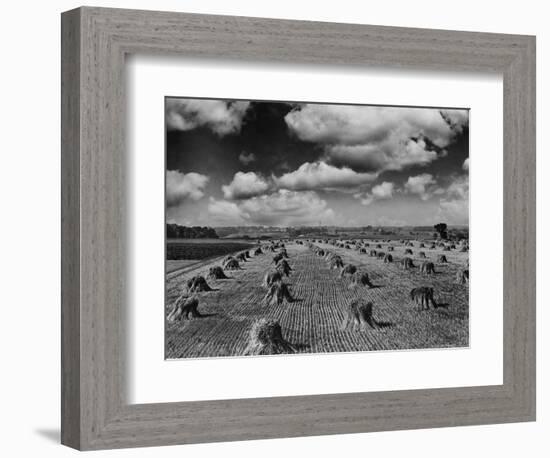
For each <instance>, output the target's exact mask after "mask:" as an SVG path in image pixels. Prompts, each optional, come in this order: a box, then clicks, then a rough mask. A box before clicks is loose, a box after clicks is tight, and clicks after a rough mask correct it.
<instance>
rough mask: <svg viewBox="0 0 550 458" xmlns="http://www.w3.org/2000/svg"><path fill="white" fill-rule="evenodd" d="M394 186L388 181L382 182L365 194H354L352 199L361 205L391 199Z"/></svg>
mask: <svg viewBox="0 0 550 458" xmlns="http://www.w3.org/2000/svg"><path fill="white" fill-rule="evenodd" d="M394 190H395V185H394V184H393V183H391V182H389V181H384V182H383V183H380V184H378V185H376V186H374V187H373V188H372V189H371V192H370V193H367V194H355V196H354V197H356V198H358V199H360V200H361V203H362V204H363V205H370V204H372V203H373V202H374V201H376V200H383V199H391V198H392V197H393V192H394Z"/></svg>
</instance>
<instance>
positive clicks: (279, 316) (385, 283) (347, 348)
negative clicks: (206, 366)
mask: <svg viewBox="0 0 550 458" xmlns="http://www.w3.org/2000/svg"><path fill="white" fill-rule="evenodd" d="M377 243H381V244H382V248H381V249H378V251H384V252H387V246H388V245H392V246H394V251H392V252H391V253H392V256H393V262H392V263H384V262H383V260H382V259H378V257H371V256H369V255H368V254H364V253H360V252H359V250H354V249H348V248H338V247H336V246H333V245H329V244H324V243H319V242H316V243H315V244H314V245H315V247H319V248H322V249H323V250H328V251H330V252H333V253H335V254H338V255H340V256H341V258H342V260H343V261H344V264H348V263H352V264H354V265H356V266H357V267H358V270H359V271H361V272H367V273H368V274H369V277H370V280H371V282H372V283H373V285H374V287H373V288H368V287H367V286H358V287H355V288H350V281H349V279H348V278H341V276H340V271H339V270H331V269H330V268H329V263H328V262H327V260H326V259H325V258H324V257H321V256H318V255H317V254H316V253H315V252H314V250H313V249H311V248H308V247H307V246H306V245H305V244H304V245H302V244H295V243H287V244H286V250H287V252H288V256H289V259H288V262H289V264H290V266H291V268H292V272H291V273H290V276H289V277H288V278H287V277H285V278H284V282H285V283H287V284H288V286H289V288H290V291H291V294H292V295H293V297H294V299H295V301H293V302H291V303H288V302H287V301H283V302H282V303H281V304H276V303H275V304H273V305H266V304H265V302H264V301H263V299H264V296H265V294H266V288H265V287H264V286H262V281H263V278H264V276H265V274H266V272H269V271H271V270H273V268H274V264H273V255H274V254H275V253H272V252H270V251H266V250H264V253H263V254H260V255H257V256H254V255H252V256H251V257H250V258H249V259H248V260H247V261H246V262H241V263H240V265H241V269H239V270H235V271H226V272H225V273H226V275H227V277H229V278H227V279H216V280H211V279H207V281H208V284H209V286H210V287H211V288H213V290H212V291H208V292H200V293H196V294H195V295H196V297H197V298H198V300H199V306H198V310H199V312H200V313H201V315H202V316H201V317H199V318H194V319H189V320H182V321H177V322H173V323H172V322H168V321H167V322H166V357H167V358H169V359H172V358H205V357H221V356H241V355H243V354H244V353H245V352H246V350H247V346H248V344H249V340H250V330H251V329H252V327H253V325H254V323H256V322H258V321H259V320H261V319H268V320H275V321H277V322H278V323H279V324H280V326H281V328H282V334H283V337H284V339H285V340H286V341H288V342H290V343H291V344H292V345H293V346H294V348H295V349H296V351H298V352H301V353H328V352H353V351H371V350H400V349H420V348H446V347H464V346H468V329H469V324H468V284H466V285H459V284H456V283H455V277H456V272H457V271H458V270H459V269H460V268H461V266H463V265H464V263H465V262H467V259H468V252H459V251H458V250H452V251H443V250H442V248H440V247H438V248H436V249H429V248H418V243H417V242H414V247H412V250H413V255H412V256H411V255H408V257H410V258H411V259H412V260H413V263H414V265H415V267H414V268H413V269H411V270H406V271H404V270H402V269H401V268H400V266H399V261H400V260H401V259H402V258H403V257H405V249H406V248H409V249H411V247H410V246H409V247H406V246H405V245H403V244H400V243H399V242H397V241H392V242H391V243H389V244H388V243H384V242H380V241H377ZM252 251H253V250H250V253H252ZM419 251H424V252H425V253H426V259H420V258H419V257H418V252H419ZM367 253H368V252H367ZM441 254H444V255H445V256H446V257H447V259H448V263H439V262H437V258H438V256H439V255H441ZM422 261H431V262H433V263H434V264H435V271H436V274H435V275H429V276H427V275H424V274H421V273H420V265H421V262H422ZM219 264H220V259H219V258H217V259H215V260H212V261H211V262H205V263H201V265H200V266H198V267H197V268H195V269H190V270H187V269H186V271H185V272H184V273H182V274H179V275H174V276H172V277H169V278H168V279H167V291H166V304H165V316H168V314H169V313H170V312H171V311H172V309H173V306H174V303H175V301H176V300H177V298H178V297H179V296H180V295H181V294H182V292H183V291H184V290H185V285H186V282H187V280H189V279H190V278H191V277H193V276H197V275H201V276H204V277H205V278H207V275H208V271H209V268H210V267H214V266H216V265H219ZM419 286H429V287H433V288H434V298H435V302H436V304H437V305H438V307H437V308H430V309H429V310H419V309H418V307H417V306H416V305H415V304H414V303H413V302H412V301H411V298H410V292H411V289H413V288H416V287H419ZM357 299H361V300H363V301H368V302H372V303H373V319H374V323H375V327H374V328H372V327H365V328H361V329H355V328H343V327H342V323H343V322H344V321H345V317H346V314H347V312H348V310H349V306H350V304H351V302H352V301H354V300H357Z"/></svg>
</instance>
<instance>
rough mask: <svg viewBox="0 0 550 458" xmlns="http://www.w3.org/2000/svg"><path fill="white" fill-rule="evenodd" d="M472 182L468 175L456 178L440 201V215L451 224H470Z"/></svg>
mask: <svg viewBox="0 0 550 458" xmlns="http://www.w3.org/2000/svg"><path fill="white" fill-rule="evenodd" d="M469 197H470V183H469V179H468V176H467V175H464V176H460V177H458V178H456V179H455V180H454V181H453V182H452V183H451V184H450V185H449V186H448V187H447V189H446V190H445V193H444V195H443V196H442V198H441V199H440V201H439V211H438V216H439V218H440V219H442V220H444V221H447V222H448V223H449V224H468V221H469Z"/></svg>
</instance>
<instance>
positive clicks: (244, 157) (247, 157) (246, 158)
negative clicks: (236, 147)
mask: <svg viewBox="0 0 550 458" xmlns="http://www.w3.org/2000/svg"><path fill="white" fill-rule="evenodd" d="M255 160H256V156H255V155H254V153H250V154H248V153H246V151H243V152H242V153H241V154H239V161H240V162H241V164H244V165H248V164H250V163H251V162H254V161H255Z"/></svg>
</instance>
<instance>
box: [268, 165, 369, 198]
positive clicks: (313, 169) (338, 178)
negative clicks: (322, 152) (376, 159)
mask: <svg viewBox="0 0 550 458" xmlns="http://www.w3.org/2000/svg"><path fill="white" fill-rule="evenodd" d="M376 177H377V175H376V174H374V173H357V172H355V171H353V170H352V169H350V168H349V167H340V168H339V167H335V166H333V165H330V164H327V163H326V162H323V161H319V162H305V163H304V164H302V165H301V166H300V167H299V168H298V169H296V170H294V171H293V172H289V173H285V174H283V175H282V176H281V177H278V178H274V180H275V184H276V185H277V187H279V188H284V189H290V190H294V191H305V190H316V189H338V188H353V187H356V186H359V185H362V184H365V183H369V182H371V181H373V180H374V179H375V178H376Z"/></svg>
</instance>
